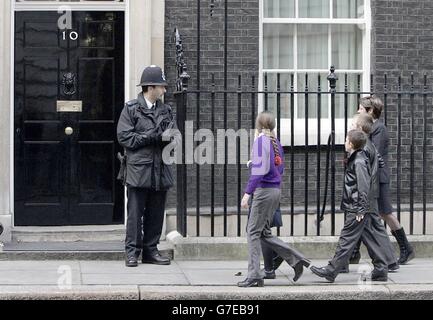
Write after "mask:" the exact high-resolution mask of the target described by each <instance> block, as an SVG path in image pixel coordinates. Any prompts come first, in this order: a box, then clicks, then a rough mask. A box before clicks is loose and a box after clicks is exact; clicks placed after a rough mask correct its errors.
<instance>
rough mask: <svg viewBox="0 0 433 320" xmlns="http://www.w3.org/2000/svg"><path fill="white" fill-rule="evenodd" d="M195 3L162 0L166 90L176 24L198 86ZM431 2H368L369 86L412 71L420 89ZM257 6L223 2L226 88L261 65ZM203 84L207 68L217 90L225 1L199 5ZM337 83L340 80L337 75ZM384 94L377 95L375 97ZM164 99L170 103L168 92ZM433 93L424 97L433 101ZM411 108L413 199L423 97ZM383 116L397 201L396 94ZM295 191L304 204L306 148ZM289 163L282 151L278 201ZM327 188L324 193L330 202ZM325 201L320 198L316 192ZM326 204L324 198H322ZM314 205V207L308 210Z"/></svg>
mask: <svg viewBox="0 0 433 320" xmlns="http://www.w3.org/2000/svg"><path fill="white" fill-rule="evenodd" d="M196 11H197V10H196V1H187V0H176V1H173V0H171V1H170V0H167V1H166V30H165V31H166V43H165V55H166V56H165V61H166V65H165V68H166V71H167V75H168V78H169V82H170V88H173V87H174V80H175V77H176V75H175V60H174V59H175V49H174V40H173V30H174V28H175V27H177V28H179V30H180V32H181V34H182V37H183V43H184V50H185V53H184V54H185V58H186V63H187V65H188V73H189V74H190V76H191V81H190V85H189V88H190V89H196V85H197V82H196V79H197V60H196V59H197V29H196V28H197V12H196ZM432 13H433V3H432V2H431V1H427V0H424V1H403V0H400V1H378V0H372V14H373V17H372V18H373V19H372V20H373V31H372V47H371V58H372V72H373V73H374V74H375V90H378V91H383V89H384V88H383V76H384V73H387V74H388V82H389V86H388V89H390V90H392V89H393V90H395V89H396V83H397V77H398V76H399V75H402V81H403V84H404V87H405V88H408V85H409V81H410V72H411V71H413V72H414V76H415V79H416V82H415V89H420V88H421V87H422V86H421V83H420V80H419V79H420V77H422V75H423V73H424V72H427V74H428V75H429V76H431V69H432V67H433V54H432V53H433V35H432V32H431V31H432V29H433V21H432V19H433V18H431V17H432V16H433V15H432ZM258 17H259V8H258V1H257V0H243V1H229V26H228V30H229V32H228V88H229V90H230V89H233V90H234V89H236V88H237V77H238V74H240V75H241V76H242V79H243V81H242V89H243V90H248V89H249V88H250V87H251V77H252V76H253V75H254V76H256V79H257V76H258V63H259V56H258V55H259V18H258ZM201 28H202V32H201V38H200V40H201V46H200V47H201V66H200V76H201V88H202V89H204V90H208V89H209V88H210V78H211V74H212V73H213V74H215V78H216V89H217V90H218V89H223V80H224V78H223V70H224V7H223V2H222V1H221V2H216V8H215V13H214V17H213V18H211V17H210V15H209V7H208V3H207V2H202V10H201ZM340 81H341V80H340ZM380 96H381V97H383V94H381V95H380ZM167 100H168V101H169V102H172V103H173V105H174V106H175V103H174V99H173V96H172V95H168V96H167ZM430 100H431V99H430V98H429V99H428V100H427V103H428V105H429V106H430V105H431V101H430ZM196 101H197V100H196V96H195V95H194V94H189V100H188V114H187V118H188V119H190V120H195V118H196V112H197V103H196ZM199 110H200V118H201V122H200V127H202V128H210V96H209V95H208V94H202V95H201V97H200V104H199ZM410 110H411V104H410V99H409V98H408V96H404V97H403V100H402V127H401V128H402V156H401V159H402V163H401V164H402V169H401V179H402V193H401V201H402V203H408V196H409V181H410V174H411V173H410V163H409V160H410V143H411V139H410V137H411V133H410ZM414 111H415V121H414V126H415V129H416V130H415V137H416V139H415V144H416V146H415V148H414V150H415V159H416V162H415V171H414V174H415V176H414V177H415V197H416V201H415V202H416V203H419V202H420V201H421V200H422V198H421V197H422V192H421V191H422V190H421V189H420V188H421V186H422V177H423V176H422V157H421V153H422V137H423V132H422V128H423V120H422V117H423V114H422V99H420V98H415V99H414ZM215 112H216V128H223V99H222V95H219V96H217V99H216V110H215ZM241 114H242V127H246V128H249V127H250V126H251V97H250V96H249V95H243V99H242V108H241ZM427 119H428V147H427V148H428V149H427V150H428V152H427V160H428V163H431V160H433V152H431V151H433V150H432V148H433V125H432V121H431V120H432V111H431V110H430V109H429V110H428V112H427ZM387 120H388V127H389V130H390V138H391V148H390V152H391V154H390V165H391V169H392V174H393V177H392V184H391V187H392V193H393V195H392V200H393V202H394V203H395V202H396V201H397V195H396V185H397V183H396V181H397V180H396V172H397V160H396V159H397V157H396V151H397V147H396V144H397V99H396V95H395V94H394V95H388V106H387ZM228 128H233V129H236V130H237V95H229V96H228ZM295 154H296V155H295V162H294V164H293V166H294V168H295V185H294V188H295V197H294V199H293V200H294V202H295V204H296V205H300V206H303V205H304V192H305V188H304V186H305V179H304V174H305V173H304V171H305V170H304V163H305V158H304V151H303V150H302V149H297V150H296V151H295ZM341 160H342V152H339V153H338V156H337V176H336V206H337V208H338V207H339V202H340V198H341V191H340V190H341V183H342V173H343V166H342V164H341ZM316 161H317V160H316V154H315V151H314V150H312V151H311V152H310V156H309V168H310V170H309V174H308V176H309V180H308V185H309V187H308V188H309V203H310V205H312V206H313V208H314V205H315V201H316V191H315V190H316ZM291 166H292V164H291V163H290V157H289V155H286V174H285V176H284V186H283V199H282V205H283V206H289V205H290V201H291V199H290V197H289V195H290V188H291V186H290V180H289V179H290V168H291ZM242 167H243V169H242V181H241V186H242V190H243V189H244V187H245V183H246V179H247V177H248V172H247V171H246V169H245V167H244V166H242ZM321 167H322V168H324V167H325V153H324V152H323V153H322V159H321ZM215 168H216V179H215V181H216V185H215V190H216V192H215V204H216V207H218V208H221V206H222V205H223V201H224V197H223V183H222V182H223V180H222V166H219V165H217V166H216V167H215ZM324 174H325V173H324V170H322V174H321V175H322V176H321V194H322V197H323V188H324ZM432 174H433V173H432V170H431V166H428V168H427V174H426V177H427V187H428V194H431V191H432V187H433V186H432V181H433V176H432ZM237 183H238V181H237V167H236V166H234V165H229V166H228V189H227V205H228V206H229V207H233V209H234V210H235V207H236V205H237V202H238V197H237ZM196 186H197V184H196V166H194V165H190V166H188V207H195V205H196V191H197V188H196ZM200 186H201V188H200V189H201V191H200V205H201V206H203V207H208V206H209V205H210V167H209V166H202V167H200ZM175 192H176V191H175V189H174V190H173V192H171V194H170V197H169V207H175V206H176V197H175V195H176V193H175ZM329 197H330V193H329V192H328V200H329ZM322 199H323V198H322ZM328 203H329V202H328ZM313 210H314V209H313Z"/></svg>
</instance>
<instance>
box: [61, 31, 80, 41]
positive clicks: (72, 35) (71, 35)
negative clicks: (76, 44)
mask: <svg viewBox="0 0 433 320" xmlns="http://www.w3.org/2000/svg"><path fill="white" fill-rule="evenodd" d="M66 33H67V31H63V33H62V34H63V40H64V41H66V37H67V34H66ZM69 39H71V40H72V41H76V40H78V32H76V31H71V32H70V33H69Z"/></svg>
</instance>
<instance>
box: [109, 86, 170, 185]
mask: <svg viewBox="0 0 433 320" xmlns="http://www.w3.org/2000/svg"><path fill="white" fill-rule="evenodd" d="M170 123H172V125H173V129H176V124H175V123H174V117H173V114H172V111H171V108H170V106H169V105H166V104H163V103H162V102H161V101H159V100H158V101H157V102H156V107H155V108H153V109H149V108H148V107H147V104H146V101H145V99H144V97H143V94H142V93H140V94H139V95H138V98H137V99H136V100H131V101H129V102H127V103H126V105H125V107H124V109H123V111H122V113H121V115H120V119H119V123H118V125H117V139H118V141H119V143H120V145H121V146H122V147H124V148H125V153H126V185H127V186H130V187H137V188H148V189H154V190H168V189H169V188H171V187H172V186H173V173H172V169H171V168H170V166H169V165H166V164H165V163H163V161H162V150H163V148H164V146H165V144H162V143H155V141H154V139H151V138H152V137H154V136H155V135H158V134H162V133H163V132H164V131H165V130H166V129H167V128H168V126H169V125H170Z"/></svg>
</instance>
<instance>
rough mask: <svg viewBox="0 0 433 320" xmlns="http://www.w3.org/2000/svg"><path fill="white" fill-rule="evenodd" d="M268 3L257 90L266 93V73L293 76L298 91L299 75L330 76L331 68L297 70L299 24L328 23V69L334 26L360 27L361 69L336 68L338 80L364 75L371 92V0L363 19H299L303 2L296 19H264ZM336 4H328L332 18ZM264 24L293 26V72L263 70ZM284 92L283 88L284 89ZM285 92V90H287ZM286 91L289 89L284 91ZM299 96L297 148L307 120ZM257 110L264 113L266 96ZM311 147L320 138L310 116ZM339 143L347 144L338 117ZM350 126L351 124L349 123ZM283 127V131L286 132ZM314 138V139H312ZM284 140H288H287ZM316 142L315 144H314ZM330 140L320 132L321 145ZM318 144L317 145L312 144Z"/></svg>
mask: <svg viewBox="0 0 433 320" xmlns="http://www.w3.org/2000/svg"><path fill="white" fill-rule="evenodd" d="M265 1H266V0H259V82H258V90H259V91H260V92H262V91H263V90H264V74H265V73H267V74H268V75H269V74H277V73H280V74H294V88H295V91H297V90H298V91H303V90H304V88H298V74H299V73H303V74H304V73H309V74H317V73H324V74H329V72H330V71H329V69H298V68H297V66H298V61H297V59H298V57H297V51H298V48H297V44H298V39H297V37H298V32H297V26H298V25H300V24H306V25H311V24H326V25H328V68H329V67H330V66H331V65H332V39H331V28H332V26H333V25H344V24H346V25H361V29H362V30H363V32H362V69H357V70H355V69H350V70H349V69H337V70H336V71H335V73H336V74H337V75H338V77H339V80H338V81H344V74H345V73H347V74H361V75H362V83H361V86H362V87H361V90H362V91H363V92H369V91H370V81H371V79H370V74H371V72H370V69H371V0H364V16H363V17H362V18H299V10H298V8H299V6H298V3H299V1H300V0H295V17H294V18H265V17H264V13H265ZM333 3H334V0H330V1H329V6H330V8H329V16H330V17H332V16H333V11H334V8H333ZM265 24H287V25H293V27H294V37H293V59H294V61H293V67H294V68H292V69H264V68H263V64H264V56H263V54H264V38H263V36H264V31H263V30H264V25H265ZM315 89H316V88H312V90H315ZM282 90H283V89H282ZM284 90H285V89H284ZM327 90H328V88H326V89H325V88H322V91H327ZM285 91H287V90H285ZM330 101H331V97H330V95H328V106H330V105H331V103H330ZM297 105H298V95H297V94H296V95H295V108H294V110H295V112H294V119H295V123H296V126H295V127H296V130H295V145H297V146H299V145H305V138H306V137H305V124H304V122H305V117H302V118H301V117H298V107H297ZM258 108H259V112H261V111H263V110H264V95H263V98H260V99H259V100H258ZM330 112H331V108H328V115H327V117H325V116H324V115H323V114H322V121H321V123H322V128H325V127H326V126H327V125H328V124H330V122H331V115H330ZM289 120H290V119H288V118H281V121H282V122H285V125H284V126H283V125H282V126H281V127H282V130H281V134H282V136H283V131H284V135H288V136H290V126H289V127H287V126H286V124H287V123H290V121H289ZM308 121H309V131H312V132H309V133H308V136H309V139H308V140H309V145H317V138H316V139H314V137H317V118H315V117H310V118H309V120H308ZM348 122H350V119H348ZM335 123H336V130H337V132H336V143H338V144H344V139H345V137H344V119H341V118H336V119H335ZM348 125H350V123H349V124H348ZM283 128H284V129H283ZM312 137H313V139H311V138H312ZM283 138H284V137H281V140H282V143H283V145H288V143H287V141H288V140H287V139H283ZM284 140H285V141H284ZM314 140H315V141H314ZM326 141H327V134H324V133H323V130H322V132H321V144H325V143H326ZM313 142H315V143H313Z"/></svg>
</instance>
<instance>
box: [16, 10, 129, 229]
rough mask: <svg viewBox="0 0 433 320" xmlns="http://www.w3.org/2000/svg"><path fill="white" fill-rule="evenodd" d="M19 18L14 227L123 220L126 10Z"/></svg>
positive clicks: (20, 14) (23, 15) (19, 14)
mask: <svg viewBox="0 0 433 320" xmlns="http://www.w3.org/2000/svg"><path fill="white" fill-rule="evenodd" d="M59 17H60V15H59V14H58V13H57V12H17V13H16V17H15V21H16V22H15V140H14V150H15V152H14V157H15V214H14V217H15V225H16V226H61V225H103V224H116V223H123V212H124V199H123V192H124V190H123V187H122V186H121V185H120V184H119V183H117V182H116V180H115V177H116V173H117V170H118V166H119V164H118V161H117V159H116V156H115V155H116V154H117V152H118V151H120V150H119V146H118V144H117V142H116V121H117V119H118V118H119V115H120V112H121V110H122V108H123V101H124V13H123V12H87V11H77V12H73V13H72V29H69V30H60V29H59V26H58V20H59Z"/></svg>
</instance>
